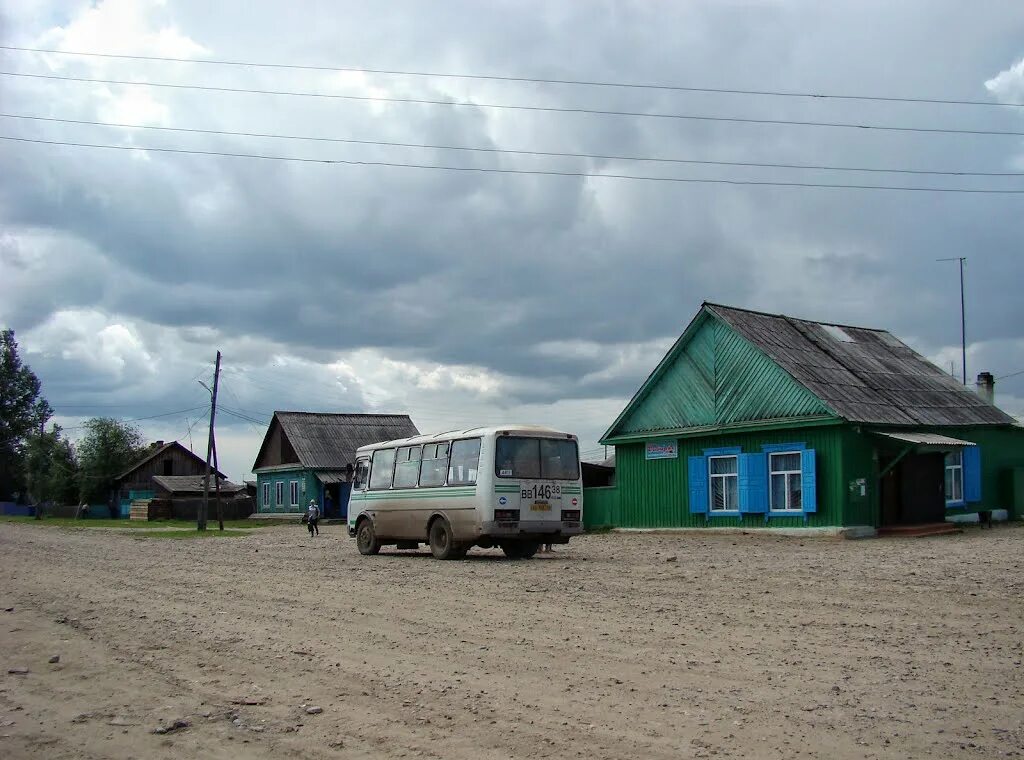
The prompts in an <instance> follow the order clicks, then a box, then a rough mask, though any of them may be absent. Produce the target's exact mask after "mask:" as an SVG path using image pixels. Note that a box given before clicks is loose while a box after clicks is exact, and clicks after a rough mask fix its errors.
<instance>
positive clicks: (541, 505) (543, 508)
mask: <svg viewBox="0 0 1024 760" xmlns="http://www.w3.org/2000/svg"><path fill="white" fill-rule="evenodd" d="M530 511H531V512H550V511H551V505H550V504H548V503H547V502H546V501H535V502H533V504H531V505H530Z"/></svg>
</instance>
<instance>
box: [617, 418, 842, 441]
mask: <svg viewBox="0 0 1024 760" xmlns="http://www.w3.org/2000/svg"><path fill="white" fill-rule="evenodd" d="M847 424H850V423H849V422H848V421H847V420H844V419H843V418H842V417H834V416H831V415H826V414H819V415H814V416H811V417H782V418H777V419H771V420H751V421H748V422H734V423H730V424H728V425H707V426H704V427H687V428H669V429H663V430H650V431H644V432H639V433H629V434H627V435H617V436H611V437H606V438H602V439H601V440H600V441H599V443H600V444H601V445H602V446H615V445H620V444H623V443H640V442H643V441H650V440H655V439H657V438H700V437H702V436H706V435H716V434H720V433H747V432H756V431H761V430H783V429H785V428H792V427H820V426H826V425H847Z"/></svg>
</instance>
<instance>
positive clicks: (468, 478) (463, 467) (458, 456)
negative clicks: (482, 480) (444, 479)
mask: <svg viewBox="0 0 1024 760" xmlns="http://www.w3.org/2000/svg"><path fill="white" fill-rule="evenodd" d="M479 466H480V439H479V438H474V439H473V440H471V441H455V442H454V443H452V457H451V464H449V465H448V485H450V486H451V485H474V484H475V483H476V475H477V469H478V468H479Z"/></svg>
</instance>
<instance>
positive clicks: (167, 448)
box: [116, 441, 224, 515]
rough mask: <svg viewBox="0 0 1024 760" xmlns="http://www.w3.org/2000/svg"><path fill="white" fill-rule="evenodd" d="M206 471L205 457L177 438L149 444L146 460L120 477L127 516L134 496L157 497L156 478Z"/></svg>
mask: <svg viewBox="0 0 1024 760" xmlns="http://www.w3.org/2000/svg"><path fill="white" fill-rule="evenodd" d="M212 472H213V470H212V469H211V473H212ZM205 473H206V460H205V459H203V458H202V457H200V456H198V455H197V454H193V453H192V452H191V451H189V450H188V449H186V448H185V447H184V446H182V445H181V444H180V443H178V442H177V441H171V442H170V443H164V442H163V441H157V442H156V443H154V444H153V445H152V446H150V447H149V449H148V450H147V451H146V453H145V456H143V458H142V459H140V460H139V461H138V462H136V463H135V464H133V465H132V466H131V467H130V468H129V469H127V470H125V471H124V472H122V473H121V474H120V475H118V476H117V478H116V480H117V487H118V497H119V500H120V505H121V513H122V514H123V515H127V513H128V507H129V505H130V503H131V502H132V500H133V499H152V498H153V497H154V496H156V489H157V486H156V484H155V482H154V478H156V477H174V476H178V475H204V474H205ZM216 474H217V475H219V476H220V477H221V478H224V473H222V472H217V473H216ZM212 482H213V481H212V480H211V483H212Z"/></svg>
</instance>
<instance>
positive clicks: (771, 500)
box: [768, 450, 804, 513]
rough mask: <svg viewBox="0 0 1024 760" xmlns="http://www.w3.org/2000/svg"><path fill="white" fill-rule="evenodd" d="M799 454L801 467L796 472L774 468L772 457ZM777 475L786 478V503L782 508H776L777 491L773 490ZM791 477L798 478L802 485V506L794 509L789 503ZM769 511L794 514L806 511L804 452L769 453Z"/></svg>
mask: <svg viewBox="0 0 1024 760" xmlns="http://www.w3.org/2000/svg"><path fill="white" fill-rule="evenodd" d="M793 454H797V455H799V457H800V467H799V468H798V469H796V470H776V469H774V468H773V467H772V457H785V456H792V455H793ZM775 475H784V476H785V477H786V489H785V493H786V503H785V504H784V505H783V506H781V507H777V506H775V489H774V488H772V478H773V476H775ZM791 477H794V478H796V480H797V482H798V483H799V484H800V506H799V507H794V506H792V505H791V504H790V503H789V495H790V493H791V491H790V490H789V479H790V478H791ZM768 509H769V510H770V511H772V512H793V513H800V512H803V511H804V452H802V451H799V450H796V451H770V452H768Z"/></svg>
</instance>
